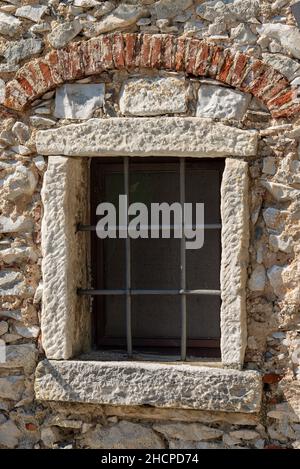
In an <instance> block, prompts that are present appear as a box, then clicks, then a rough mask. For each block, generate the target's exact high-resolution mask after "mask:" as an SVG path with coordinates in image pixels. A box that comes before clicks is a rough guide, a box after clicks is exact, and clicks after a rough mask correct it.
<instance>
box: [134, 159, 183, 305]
mask: <svg viewBox="0 0 300 469" xmlns="http://www.w3.org/2000/svg"><path fill="white" fill-rule="evenodd" d="M177 166H178V165H177ZM162 167H163V165H162ZM146 171H148V172H146ZM130 201H131V202H142V203H144V204H146V206H147V207H148V220H149V224H150V204H151V203H162V202H166V203H168V204H172V203H173V202H178V201H179V173H178V171H175V170H171V169H170V170H166V171H158V170H153V171H149V168H148V170H144V171H143V170H141V169H138V168H137V169H136V166H135V168H134V169H133V170H132V172H131V173H130ZM173 222H174V220H173V216H171V219H170V223H173ZM160 235H161V233H160ZM131 261H132V262H131V266H132V267H131V273H132V288H135V289H166V288H169V289H173V288H174V289H176V288H179V286H180V240H179V239H174V238H173V230H171V238H170V239H161V238H159V239H151V238H150V237H149V238H148V239H136V240H133V239H132V240H131ZM145 301H146V300H145Z"/></svg>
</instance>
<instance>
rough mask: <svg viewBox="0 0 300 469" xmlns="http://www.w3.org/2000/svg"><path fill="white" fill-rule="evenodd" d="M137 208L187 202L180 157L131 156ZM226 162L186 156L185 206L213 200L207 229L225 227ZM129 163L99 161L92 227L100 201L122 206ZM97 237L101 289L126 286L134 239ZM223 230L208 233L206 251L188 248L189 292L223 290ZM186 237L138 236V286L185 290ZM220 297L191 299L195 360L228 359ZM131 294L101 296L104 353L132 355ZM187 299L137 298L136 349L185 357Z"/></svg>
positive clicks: (98, 315)
mask: <svg viewBox="0 0 300 469" xmlns="http://www.w3.org/2000/svg"><path fill="white" fill-rule="evenodd" d="M128 164H129V203H132V202H143V203H145V204H146V205H147V206H148V207H149V212H150V204H151V203H152V202H158V203H161V202H168V203H173V202H179V201H180V172H179V171H180V160H179V158H171V159H170V158H168V159H167V160H166V159H164V158H163V157H161V158H129V163H128ZM223 169H224V161H223V160H220V159H209V160H208V159H196V158H195V159H185V201H186V202H193V203H196V202H198V203H199V202H204V203H205V224H219V225H220V224H221V217H220V184H221V178H222V172H223ZM124 193H125V188H124V166H123V159H122V158H113V159H112V158H110V160H109V161H108V160H107V159H104V158H92V162H91V198H92V200H91V225H96V223H97V221H98V220H99V217H97V216H96V207H97V205H98V204H99V203H100V202H113V203H114V204H115V206H116V207H117V206H118V197H119V194H124ZM91 237H92V278H93V285H92V287H93V289H99V290H118V289H126V241H125V240H124V239H105V240H101V239H99V238H97V236H96V232H95V231H91ZM220 237H221V230H220V229H209V230H206V231H205V242H204V246H203V248H202V249H199V250H186V288H187V289H188V290H197V289H199V290H200V289H201V290H206V289H207V290H219V289H220V279H219V277H220V259H221V239H220ZM180 243H181V241H180V239H172V238H171V239H151V238H148V239H136V240H134V239H131V240H130V266H131V288H132V289H136V290H139V289H141V290H148V289H149V290H166V289H167V290H178V289H180V266H181V257H180ZM220 305H221V300H220V295H217V296H209V295H205V294H201V295H190V296H187V297H186V317H187V338H186V339H187V342H186V347H187V355H188V356H189V357H197V356H204V357H219V356H220ZM125 311H126V296H124V295H123V296H122V295H119V296H118V295H113V294H112V295H95V296H93V317H94V344H95V347H96V348H97V349H110V350H118V349H122V350H126V314H125ZM180 311H181V302H180V295H169V296H168V295H164V294H161V295H160V294H157V295H147V294H144V295H141V296H139V295H136V296H132V297H131V331H132V346H133V350H134V351H143V352H151V353H156V352H158V353H159V354H175V355H178V354H180V338H181V312H180Z"/></svg>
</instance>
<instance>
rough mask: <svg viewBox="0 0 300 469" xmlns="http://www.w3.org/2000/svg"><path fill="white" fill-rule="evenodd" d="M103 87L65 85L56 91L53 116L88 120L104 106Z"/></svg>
mask: <svg viewBox="0 0 300 469" xmlns="http://www.w3.org/2000/svg"><path fill="white" fill-rule="evenodd" d="M104 95H105V85H104V84H103V83H97V84H87V85H85V84H78V83H76V84H67V85H64V86H62V87H60V88H58V89H57V90H56V96H55V110H54V116H55V117H58V118H63V119H89V118H90V117H92V116H93V113H94V111H95V110H96V109H98V108H99V107H102V106H103V104H104Z"/></svg>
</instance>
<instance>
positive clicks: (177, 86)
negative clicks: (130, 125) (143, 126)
mask: <svg viewBox="0 0 300 469" xmlns="http://www.w3.org/2000/svg"><path fill="white" fill-rule="evenodd" d="M186 99H187V89H186V84H185V80H184V79H179V78H172V77H169V78H144V79H143V78H137V79H131V80H128V81H127V82H126V83H125V84H124V86H123V88H122V91H121V95H120V110H121V112H122V114H124V115H131V116H157V115H160V114H175V113H183V112H186V110H187V105H186Z"/></svg>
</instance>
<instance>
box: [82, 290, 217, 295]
mask: <svg viewBox="0 0 300 469" xmlns="http://www.w3.org/2000/svg"><path fill="white" fill-rule="evenodd" d="M128 292H129V293H130V295H131V296H144V295H161V296H173V295H187V296H188V295H199V296H220V295H221V291H220V290H137V289H133V290H126V289H123V290H122V289H119V290H113V289H112V290H96V289H95V290H93V289H78V290H77V293H78V295H80V296H84V295H88V296H122V295H123V296H124V295H127V293H128Z"/></svg>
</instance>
